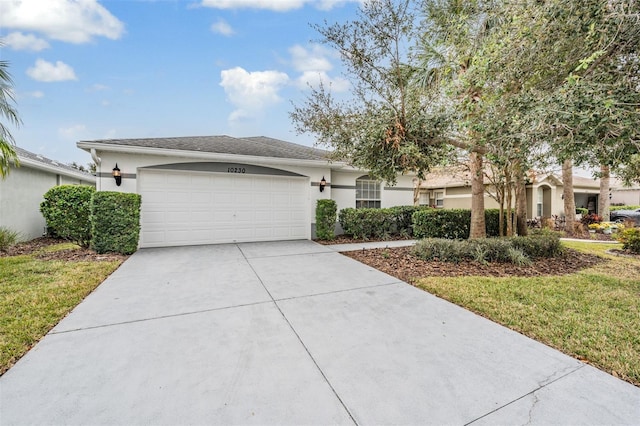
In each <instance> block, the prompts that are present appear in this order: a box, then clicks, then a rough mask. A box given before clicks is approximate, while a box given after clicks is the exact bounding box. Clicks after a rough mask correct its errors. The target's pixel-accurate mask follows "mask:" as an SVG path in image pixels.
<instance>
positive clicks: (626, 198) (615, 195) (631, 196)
mask: <svg viewBox="0 0 640 426" xmlns="http://www.w3.org/2000/svg"><path fill="white" fill-rule="evenodd" d="M611 204H612V205H614V204H617V205H620V204H623V205H626V206H637V205H640V189H637V188H633V189H631V188H629V189H627V188H624V189H618V190H613V191H611Z"/></svg>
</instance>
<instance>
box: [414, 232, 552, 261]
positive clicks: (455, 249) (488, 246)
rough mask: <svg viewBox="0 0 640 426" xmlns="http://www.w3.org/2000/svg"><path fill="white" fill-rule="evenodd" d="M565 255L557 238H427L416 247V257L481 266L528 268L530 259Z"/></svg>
mask: <svg viewBox="0 0 640 426" xmlns="http://www.w3.org/2000/svg"><path fill="white" fill-rule="evenodd" d="M562 253H563V249H562V246H561V244H560V239H559V238H558V237H556V236H539V237H533V236H531V237H513V238H479V239H473V240H452V239H446V238H426V239H424V240H422V241H419V242H418V243H417V244H416V245H415V246H414V248H413V254H414V255H415V256H417V257H419V258H421V259H424V260H440V261H445V262H455V263H459V262H465V261H471V260H473V261H476V262H479V263H488V262H502V263H512V264H515V265H520V266H521V265H528V264H530V263H531V259H536V258H541V257H555V256H558V255H560V254H562Z"/></svg>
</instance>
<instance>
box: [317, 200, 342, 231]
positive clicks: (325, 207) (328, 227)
mask: <svg viewBox="0 0 640 426" xmlns="http://www.w3.org/2000/svg"><path fill="white" fill-rule="evenodd" d="M337 211H338V205H337V204H336V202H335V201H333V200H318V203H317V205H316V237H317V238H318V239H320V240H333V239H334V238H335V228H336V218H337Z"/></svg>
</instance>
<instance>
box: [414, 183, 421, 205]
mask: <svg viewBox="0 0 640 426" xmlns="http://www.w3.org/2000/svg"><path fill="white" fill-rule="evenodd" d="M415 179H416V180H415V182H414V185H415V186H414V187H413V205H414V206H416V207H417V206H419V205H420V187H421V186H422V179H418V178H415Z"/></svg>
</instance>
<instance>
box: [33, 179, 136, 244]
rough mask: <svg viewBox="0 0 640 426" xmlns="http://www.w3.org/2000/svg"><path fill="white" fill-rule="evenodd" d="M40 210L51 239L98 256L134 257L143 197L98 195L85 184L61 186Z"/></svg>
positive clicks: (114, 193)
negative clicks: (64, 241)
mask: <svg viewBox="0 0 640 426" xmlns="http://www.w3.org/2000/svg"><path fill="white" fill-rule="evenodd" d="M40 211H41V212H42V215H43V216H44V218H45V221H46V223H47V232H48V233H49V235H51V236H55V237H59V238H64V239H67V240H70V241H73V242H74V243H76V244H78V245H80V246H82V247H91V248H92V249H94V250H95V251H97V252H98V253H106V252H116V253H122V254H131V253H133V252H135V251H136V249H137V247H138V238H139V235H140V195H138V194H127V193H122V192H106V191H105V192H96V190H95V188H93V187H92V186H86V185H60V186H56V187H53V188H51V189H50V190H49V191H47V193H46V194H45V195H44V201H43V202H42V203H41V204H40Z"/></svg>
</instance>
